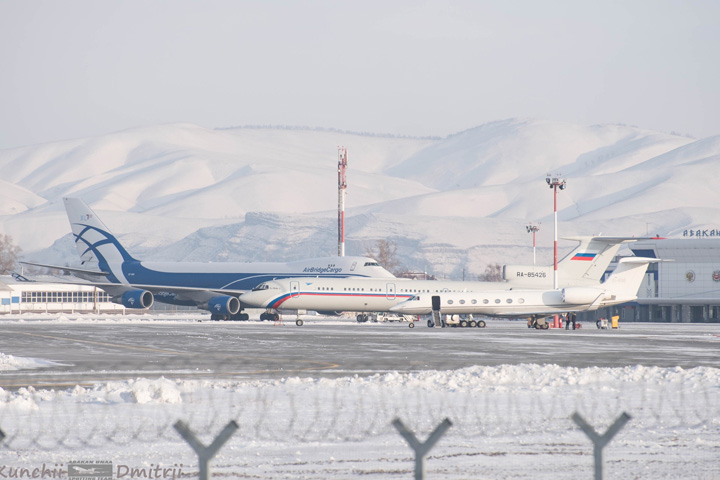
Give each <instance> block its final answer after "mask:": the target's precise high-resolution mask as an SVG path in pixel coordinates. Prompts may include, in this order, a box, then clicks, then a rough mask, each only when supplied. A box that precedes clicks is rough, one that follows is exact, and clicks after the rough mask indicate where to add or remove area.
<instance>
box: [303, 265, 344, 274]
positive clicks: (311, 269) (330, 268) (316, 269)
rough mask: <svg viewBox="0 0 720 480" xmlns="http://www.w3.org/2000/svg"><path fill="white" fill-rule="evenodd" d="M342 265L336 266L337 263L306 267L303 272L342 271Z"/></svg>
mask: <svg viewBox="0 0 720 480" xmlns="http://www.w3.org/2000/svg"><path fill="white" fill-rule="evenodd" d="M340 272H342V267H336V266H335V265H328V266H327V267H305V270H303V273H340Z"/></svg>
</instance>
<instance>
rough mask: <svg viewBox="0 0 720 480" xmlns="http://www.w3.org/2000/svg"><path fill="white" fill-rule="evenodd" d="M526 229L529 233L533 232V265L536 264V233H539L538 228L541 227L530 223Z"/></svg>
mask: <svg viewBox="0 0 720 480" xmlns="http://www.w3.org/2000/svg"><path fill="white" fill-rule="evenodd" d="M525 229H526V230H527V231H528V233H530V232H532V234H533V265H535V234H536V233H537V231H538V230H540V227H538V226H537V225H533V224H532V223H530V224H528V225H526V226H525Z"/></svg>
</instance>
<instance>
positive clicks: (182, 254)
mask: <svg viewBox="0 0 720 480" xmlns="http://www.w3.org/2000/svg"><path fill="white" fill-rule="evenodd" d="M340 145H342V146H345V147H347V148H348V152H349V154H348V159H349V170H348V183H349V186H348V196H347V207H348V210H347V247H346V251H347V253H348V254H364V253H365V250H366V248H367V247H368V246H372V245H374V242H375V241H376V240H378V239H384V238H388V239H391V240H393V241H395V242H396V243H397V245H398V253H399V256H400V260H401V262H402V263H403V264H404V265H405V266H407V267H408V268H410V269H417V270H428V271H430V272H432V273H436V274H439V275H443V276H448V277H452V278H459V277H460V276H461V275H462V272H463V270H464V271H465V272H466V273H467V274H479V273H482V272H483V271H484V269H485V267H486V265H487V264H488V263H494V262H499V263H505V262H510V263H521V262H522V263H530V262H532V248H531V238H530V236H529V235H528V234H527V233H526V231H525V225H526V224H527V223H528V222H530V221H533V222H536V223H537V222H541V226H540V228H541V230H540V232H539V234H538V245H539V247H540V248H539V250H538V260H539V262H542V263H550V262H551V256H552V252H551V247H552V230H553V228H552V193H551V190H549V189H548V188H547V185H546V184H545V176H546V174H548V173H553V174H554V173H557V172H559V173H560V174H562V176H563V178H566V179H567V182H568V187H567V189H566V190H564V191H562V192H560V193H559V196H558V209H559V219H560V226H559V231H560V235H561V236H562V235H589V234H597V233H603V234H606V235H645V234H646V233H650V234H661V235H664V236H670V237H679V236H682V235H683V232H684V231H685V230H688V229H693V230H698V229H700V230H705V229H709V230H711V231H715V230H717V229H718V224H719V223H720V222H718V218H720V217H719V216H718V208H719V207H718V205H720V193H719V192H718V189H717V188H715V184H714V181H713V178H714V175H715V172H716V171H717V170H718V167H720V136H714V137H710V138H705V139H701V140H694V139H691V138H687V137H681V136H676V135H670V134H664V133H660V132H655V131H649V130H643V129H639V128H636V127H628V126H618V125H596V126H589V127H586V126H581V125H574V124H567V123H559V122H550V121H542V120H527V119H513V120H505V121H498V122H493V123H489V124H486V125H482V126H479V127H477V128H473V129H470V130H466V131H464V132H460V133H458V134H455V135H452V136H450V137H447V138H444V139H433V138H425V139H417V138H405V137H393V136H380V135H369V134H353V133H346V132H338V131H329V130H318V129H302V128H269V127H268V128H259V127H244V128H232V129H223V130H209V129H205V128H202V127H198V126H195V125H190V124H172V125H159V126H153V127H146V128H136V129H131V130H126V131H122V132H117V133H113V134H110V135H104V136H101V137H95V138H88V139H80V140H72V141H65V142H56V143H50V144H44V145H37V146H31V147H24V148H18V149H12V150H4V151H0V169H1V171H2V172H3V174H2V177H1V178H0V232H3V233H7V234H9V235H11V236H12V237H13V238H14V239H15V242H16V243H17V244H18V245H19V246H20V247H21V248H22V249H23V251H24V253H25V255H24V258H26V259H33V260H37V261H43V262H53V263H57V262H60V263H75V262H76V253H75V250H74V247H73V243H72V239H71V237H70V235H69V225H68V222H67V219H66V217H65V212H64V209H63V206H62V200H61V199H62V197H65V196H76V197H80V198H82V199H84V200H85V201H86V202H88V203H89V204H90V205H91V206H92V208H93V209H95V210H96V212H97V213H98V214H99V215H100V216H101V218H102V219H103V220H104V221H105V223H106V224H108V226H109V227H110V228H111V229H112V230H113V231H114V233H116V234H117V235H118V236H119V238H120V239H121V240H122V241H123V242H124V243H126V246H127V247H128V249H129V250H130V251H131V252H132V253H134V254H135V255H136V256H138V257H141V258H150V257H153V258H157V259H165V260H183V259H184V260H198V261H223V260H239V261H260V260H270V259H276V260H281V259H296V258H302V257H312V256H322V255H333V254H335V253H336V252H337V240H336V238H337V225H336V208H337V170H336V166H337V147H338V146H340ZM571 245H572V244H571V243H567V244H563V245H562V246H563V247H564V249H567V248H569V247H570V246H571Z"/></svg>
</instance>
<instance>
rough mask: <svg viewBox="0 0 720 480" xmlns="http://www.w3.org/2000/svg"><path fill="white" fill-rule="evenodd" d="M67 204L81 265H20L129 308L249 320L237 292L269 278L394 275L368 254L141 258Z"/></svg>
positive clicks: (87, 212) (84, 210)
mask: <svg viewBox="0 0 720 480" xmlns="http://www.w3.org/2000/svg"><path fill="white" fill-rule="evenodd" d="M64 202H65V209H66V211H67V215H68V219H69V220H70V226H71V228H72V232H73V236H74V237H75V244H76V246H77V250H78V253H79V254H80V259H81V261H82V268H70V267H61V266H57V265H45V264H39V263H31V262H22V263H24V264H27V265H34V266H39V267H46V268H54V269H58V270H65V271H68V272H70V273H72V274H73V275H75V276H77V277H79V278H81V279H85V280H86V282H83V284H85V285H94V286H97V287H99V288H101V289H102V290H104V291H105V292H107V293H108V294H109V295H110V296H111V298H112V300H113V301H114V302H116V303H120V304H122V305H124V306H125V307H127V308H139V309H142V308H149V307H150V306H151V305H152V304H153V301H154V300H157V301H159V302H163V303H169V304H173V305H186V306H196V307H198V308H202V309H206V310H209V311H210V312H211V313H212V314H213V319H221V318H230V319H234V320H247V319H248V316H247V314H243V313H239V312H240V311H241V307H242V306H241V304H240V301H239V300H238V296H239V295H240V294H242V293H244V292H247V291H249V290H250V289H252V288H253V287H255V286H256V285H258V284H260V283H263V282H265V281H268V280H273V279H277V278H283V277H294V278H298V277H299V278H303V277H305V278H307V277H312V278H313V279H314V278H342V277H352V278H362V277H381V278H385V279H390V280H394V279H395V277H394V275H392V274H391V273H390V272H388V271H387V270H385V269H384V268H383V267H381V266H380V265H379V264H378V263H377V262H376V261H375V260H373V259H371V258H366V257H324V258H314V259H308V260H298V261H293V262H286V263H280V262H272V263H271V262H266V263H239V262H222V263H198V262H146V261H140V260H138V259H136V258H135V257H133V256H132V255H130V253H128V251H127V250H125V248H124V247H123V246H122V245H121V244H120V242H119V241H118V239H117V238H116V237H115V236H114V235H113V234H112V233H110V230H109V229H108V228H107V227H106V226H105V224H104V223H103V222H102V221H101V220H100V218H99V217H98V216H97V215H96V214H95V212H93V211H92V210H91V209H90V207H89V206H88V205H87V204H86V203H85V202H83V201H82V200H80V199H77V198H65V199H64ZM90 267H94V268H90ZM61 283H73V282H68V281H66V280H63V281H62V282H61ZM76 283H79V282H76Z"/></svg>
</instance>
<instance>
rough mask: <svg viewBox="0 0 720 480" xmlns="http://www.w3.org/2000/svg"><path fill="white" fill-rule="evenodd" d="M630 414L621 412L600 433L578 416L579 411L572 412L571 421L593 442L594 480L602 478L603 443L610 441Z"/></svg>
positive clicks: (628, 418)
mask: <svg viewBox="0 0 720 480" xmlns="http://www.w3.org/2000/svg"><path fill="white" fill-rule="evenodd" d="M630 418H632V417H630V415H628V414H627V413H625V412H623V413H622V415H620V416H619V417H618V418H617V420H615V423H613V424H612V425H610V428H608V429H607V431H606V432H605V433H603V434H602V435H600V434H598V433H597V432H596V431H595V429H594V428H593V427H592V426H590V424H589V423H587V422H586V421H585V419H584V418H582V417H581V416H580V414H579V413H577V412H575V413H573V414H572V419H573V421H574V422H575V423H576V424H577V425H578V426H579V427H580V428H581V429H582V431H583V432H585V435H587V436H588V437H590V440H591V441H592V442H593V456H594V457H595V480H603V461H602V451H603V448H605V445H607V444H608V443H610V440H612V438H613V437H614V436H615V435H616V434H617V433H618V432H619V431H620V429H621V428H623V427H624V426H625V424H626V423H627V422H628V421H629V420H630Z"/></svg>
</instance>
